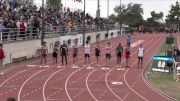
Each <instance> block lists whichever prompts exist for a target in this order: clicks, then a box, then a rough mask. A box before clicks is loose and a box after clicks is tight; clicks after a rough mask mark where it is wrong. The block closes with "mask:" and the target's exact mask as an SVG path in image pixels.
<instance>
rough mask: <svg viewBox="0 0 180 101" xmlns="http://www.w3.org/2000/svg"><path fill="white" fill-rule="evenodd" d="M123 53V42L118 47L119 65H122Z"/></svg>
mask: <svg viewBox="0 0 180 101" xmlns="http://www.w3.org/2000/svg"><path fill="white" fill-rule="evenodd" d="M122 54H123V47H122V46H121V43H119V45H118V46H117V48H116V56H117V67H119V66H120V67H121V57H122Z"/></svg>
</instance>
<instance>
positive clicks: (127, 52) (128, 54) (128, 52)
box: [125, 48, 130, 59]
mask: <svg viewBox="0 0 180 101" xmlns="http://www.w3.org/2000/svg"><path fill="white" fill-rule="evenodd" d="M125 55H126V59H128V58H130V49H128V48H126V54H125Z"/></svg>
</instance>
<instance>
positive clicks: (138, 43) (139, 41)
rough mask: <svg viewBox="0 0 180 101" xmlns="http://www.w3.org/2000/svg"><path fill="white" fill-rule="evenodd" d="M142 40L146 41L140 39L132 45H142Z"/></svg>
mask: <svg viewBox="0 0 180 101" xmlns="http://www.w3.org/2000/svg"><path fill="white" fill-rule="evenodd" d="M142 42H144V40H138V41H136V42H134V43H132V44H131V47H133V48H134V47H136V46H137V45H140V44H141V43H142Z"/></svg>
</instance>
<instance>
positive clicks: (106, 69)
mask: <svg viewBox="0 0 180 101" xmlns="http://www.w3.org/2000/svg"><path fill="white" fill-rule="evenodd" d="M101 69H102V70H109V69H110V68H106V67H104V68H101Z"/></svg>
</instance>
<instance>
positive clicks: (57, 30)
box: [0, 25, 118, 43]
mask: <svg viewBox="0 0 180 101" xmlns="http://www.w3.org/2000/svg"><path fill="white" fill-rule="evenodd" d="M117 28H118V27H117V26H115V25H109V30H113V29H117ZM2 30H3V31H2V32H1V33H0V41H1V42H3V43H4V42H13V41H18V40H32V39H39V38H40V37H41V29H39V28H33V27H28V28H26V30H25V31H22V30H21V29H18V28H4V29H2ZM106 30H107V26H105V25H104V26H96V25H87V26H86V27H85V29H84V27H83V26H82V25H78V26H73V27H68V26H50V25H49V26H45V27H44V36H45V38H50V37H58V36H63V35H69V34H76V33H83V31H85V32H86V33H90V32H99V31H106Z"/></svg>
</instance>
